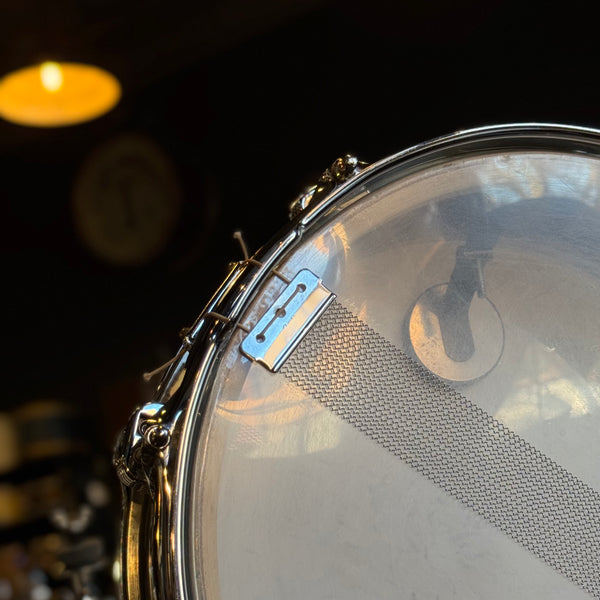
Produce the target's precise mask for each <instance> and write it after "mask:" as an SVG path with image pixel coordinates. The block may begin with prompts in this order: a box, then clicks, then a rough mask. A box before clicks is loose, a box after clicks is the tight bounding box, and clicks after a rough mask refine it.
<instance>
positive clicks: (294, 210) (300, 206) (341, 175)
mask: <svg viewBox="0 0 600 600" xmlns="http://www.w3.org/2000/svg"><path fill="white" fill-rule="evenodd" d="M367 165H368V163H366V162H362V161H360V160H358V158H356V156H352V155H351V154H346V155H344V156H342V157H340V158H338V159H336V160H335V161H334V162H333V164H332V165H331V166H330V167H329V168H328V169H325V171H324V172H323V174H322V175H321V177H319V180H318V181H317V184H316V185H313V186H311V187H309V188H308V189H307V190H306V191H305V192H304V193H302V194H300V196H298V197H297V198H296V199H295V200H294V201H293V202H292V203H291V204H290V208H289V216H290V219H294V218H295V217H297V216H298V215H299V214H300V213H301V212H302V211H303V210H304V209H306V208H307V207H308V205H309V204H311V203H312V202H313V200H315V199H316V200H318V199H320V198H324V197H325V196H326V195H327V194H329V193H330V192H332V191H333V190H334V189H335V188H336V187H337V186H338V185H340V184H341V183H343V182H344V181H347V180H348V179H350V178H351V177H354V176H355V175H358V173H360V172H361V171H362V169H363V168H364V167H366V166H367Z"/></svg>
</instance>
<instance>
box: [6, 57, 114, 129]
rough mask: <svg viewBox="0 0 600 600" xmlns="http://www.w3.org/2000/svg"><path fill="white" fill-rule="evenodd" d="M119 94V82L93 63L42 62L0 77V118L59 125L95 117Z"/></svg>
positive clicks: (51, 125)
mask: <svg viewBox="0 0 600 600" xmlns="http://www.w3.org/2000/svg"><path fill="white" fill-rule="evenodd" d="M120 97H121V85H120V84H119V81H118V80H117V78H116V77H115V76H114V75H112V74H111V73H109V72H107V71H105V70H104V69H101V68H99V67H96V66H92V65H88V64H82V63H71V62H44V63H41V64H38V65H33V66H29V67H25V68H22V69H19V70H17V71H13V72H11V73H8V74H7V75H5V76H4V77H3V78H2V79H0V117H2V118H3V119H5V120H7V121H11V122H13V123H17V124H19V125H28V126H32V127H62V126H66V125H75V124H78V123H84V122H86V121H90V120H92V119H95V118H97V117H99V116H101V115H103V114H105V113H107V112H108V111H110V110H111V109H112V108H114V106H115V105H116V104H117V103H118V101H119V99H120Z"/></svg>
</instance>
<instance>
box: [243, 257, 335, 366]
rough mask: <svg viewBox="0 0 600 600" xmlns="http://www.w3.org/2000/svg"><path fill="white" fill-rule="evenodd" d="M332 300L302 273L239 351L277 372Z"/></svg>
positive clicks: (318, 282)
mask: <svg viewBox="0 0 600 600" xmlns="http://www.w3.org/2000/svg"><path fill="white" fill-rule="evenodd" d="M334 298H335V294H334V293H333V292H331V291H330V290H328V289H327V288H326V287H325V286H324V285H323V283H322V282H321V280H320V279H319V278H318V277H317V276H316V275H315V274H314V273H313V272H312V271H309V270H308V269H303V270H302V271H300V272H299V273H298V274H297V275H296V276H295V277H294V278H293V279H292V281H290V283H289V284H288V285H287V286H286V288H285V289H284V290H283V292H282V293H281V294H280V295H279V297H278V298H277V300H276V301H275V302H274V303H273V305H272V306H271V308H269V310H267V312H266V313H265V314H264V315H263V316H262V318H261V319H260V320H259V321H258V323H257V324H256V325H255V326H254V327H253V328H252V330H251V331H250V333H249V334H248V336H247V337H246V338H245V339H244V341H243V342H242V343H241V345H240V351H241V352H242V354H243V355H244V356H246V357H247V358H249V359H251V360H253V361H256V362H258V363H260V364H262V365H263V366H265V367H266V368H267V369H269V370H270V371H273V372H277V371H278V370H279V369H280V368H281V366H282V365H283V363H284V362H285V360H286V358H287V357H288V356H289V355H290V354H291V353H292V352H293V350H294V348H296V346H297V345H298V344H299V343H300V341H301V340H302V338H303V337H304V336H305V335H306V333H307V332H308V331H309V330H310V328H311V327H312V326H313V324H314V323H315V322H316V320H317V319H318V318H319V317H320V316H321V315H322V314H323V312H324V311H325V309H326V308H327V307H328V306H329V304H330V303H331V302H332V301H333V299H334Z"/></svg>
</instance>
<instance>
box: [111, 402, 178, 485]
mask: <svg viewBox="0 0 600 600" xmlns="http://www.w3.org/2000/svg"><path fill="white" fill-rule="evenodd" d="M163 413H164V406H163V405H162V404H158V403H150V404H145V405H144V406H142V407H141V408H139V409H138V410H137V411H136V412H135V413H134V414H133V416H132V417H131V419H130V421H129V425H128V426H127V428H126V429H125V430H124V431H123V432H122V433H121V437H120V438H119V442H118V444H117V449H116V452H115V456H114V459H113V462H114V465H115V468H116V470H117V476H118V477H119V479H120V481H121V483H122V484H123V485H125V486H127V487H132V486H134V485H135V484H136V483H145V482H147V474H146V466H147V465H148V464H149V463H151V462H152V457H153V456H155V454H156V451H158V450H160V451H162V450H164V449H165V448H166V447H167V445H168V443H169V440H170V431H169V429H168V427H167V425H166V424H165V423H163V422H162V421H163Z"/></svg>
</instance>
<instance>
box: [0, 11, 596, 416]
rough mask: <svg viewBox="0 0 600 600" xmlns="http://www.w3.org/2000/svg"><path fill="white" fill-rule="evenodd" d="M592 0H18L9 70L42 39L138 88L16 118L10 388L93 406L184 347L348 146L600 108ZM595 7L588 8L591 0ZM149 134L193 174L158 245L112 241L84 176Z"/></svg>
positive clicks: (385, 149) (50, 50) (382, 147)
mask: <svg viewBox="0 0 600 600" xmlns="http://www.w3.org/2000/svg"><path fill="white" fill-rule="evenodd" d="M585 6H586V5H581V6H580V5H578V4H577V3H569V4H568V5H565V4H563V5H561V7H560V10H558V9H554V8H553V7H552V5H551V4H548V3H545V4H543V5H542V4H539V5H536V4H530V3H523V2H516V1H515V0H513V1H512V2H499V1H497V0H493V1H490V2H486V3H481V2H475V1H474V0H473V1H472V0H457V1H456V2H453V3H446V2H442V1H435V2H431V3H420V2H412V1H411V2H396V3H392V2H390V3H386V2H382V1H380V0H375V1H373V2H368V3H367V2H358V1H354V0H352V1H350V2H341V1H329V2H326V1H324V0H320V1H319V0H313V1H310V2H309V1H307V0H303V1H302V2H291V1H285V2H284V1H283V0H278V1H275V0H262V1H260V2H258V1H256V2H245V1H244V0H228V1H227V2H222V1H221V2H197V3H191V2H183V1H182V0H175V1H172V2H159V1H157V0H151V1H146V2H144V3H141V2H116V1H114V0H86V1H85V2H81V1H78V2H76V1H75V0H61V1H60V2H56V3H52V5H50V3H43V2H40V1H36V0H26V1H24V2H20V3H12V4H11V5H10V6H7V7H3V8H2V12H3V18H2V20H1V21H0V39H1V40H2V41H1V44H2V46H1V51H0V71H2V72H6V71H8V70H10V69H12V68H15V67H18V66H22V65H25V64H30V63H32V62H36V61H38V60H40V59H44V58H53V57H58V58H62V59H68V60H77V61H89V62H93V63H95V64H98V65H100V66H104V67H106V68H108V69H109V70H111V71H112V72H113V73H115V74H116V75H117V76H118V77H119V78H120V80H121V82H122V84H123V91H124V96H123V99H122V101H121V103H120V104H119V105H118V106H117V108H116V109H115V110H113V111H112V112H111V113H110V114H108V115H106V116H104V117H101V118H100V119H97V120H96V121H94V122H91V123H88V124H85V125H79V126H73V127H68V128H63V129H57V130H36V129H28V128H24V127H20V126H17V125H11V124H8V123H5V122H0V154H1V155H2V162H1V163H0V176H1V178H2V179H1V181H2V185H1V186H0V198H1V201H2V207H3V211H2V215H3V223H4V235H3V236H2V249H3V252H2V270H3V274H4V281H5V285H4V290H5V291H4V297H5V300H6V301H7V302H6V304H5V306H7V307H6V308H5V309H4V317H5V324H4V331H5V336H4V347H5V351H6V354H7V359H6V360H5V363H4V364H5V366H6V368H5V371H4V372H5V388H6V387H8V391H7V393H5V394H4V397H3V403H4V406H6V407H10V406H14V405H16V404H18V403H21V402H23V401H26V400H28V399H32V398H39V397H47V396H55V397H56V396H58V397H64V398H68V399H70V400H73V401H75V402H79V403H84V404H86V403H87V404H88V405H92V406H94V403H96V402H101V400H99V399H100V398H106V397H107V392H106V390H110V389H113V388H114V387H115V386H118V385H119V382H121V381H125V380H129V379H131V378H137V377H138V375H139V373H141V371H143V370H144V369H148V368H152V367H154V366H156V365H157V364H159V363H160V362H161V361H163V360H165V359H167V358H169V357H170V355H171V353H172V352H173V350H174V349H175V348H176V346H177V331H178V329H179V328H180V327H182V326H184V325H186V324H189V323H190V322H191V321H192V320H193V319H194V318H195V316H196V315H197V313H198V312H199V311H200V310H201V308H202V306H203V304H204V303H205V301H206V299H207V298H208V296H209V295H210V293H211V291H212V289H213V288H214V287H215V286H216V284H217V283H218V281H219V279H220V278H221V277H222V276H223V274H224V269H225V265H226V263H227V262H228V261H229V260H231V259H238V258H240V257H241V251H240V250H239V247H238V246H237V245H236V244H235V243H234V242H233V240H232V239H231V235H232V232H233V231H235V230H236V229H242V230H243V231H244V232H245V234H246V239H247V242H248V245H249V246H250V247H251V248H252V249H256V248H257V247H258V246H260V245H261V244H263V243H265V242H266V241H267V240H268V239H270V238H271V237H272V235H273V234H274V233H275V232H276V230H277V229H278V228H279V227H280V226H281V225H283V224H284V223H285V220H286V209H287V204H288V202H289V200H290V199H291V198H292V197H293V196H294V195H295V194H296V193H297V192H298V191H299V190H300V189H301V188H302V187H303V186H304V185H305V184H307V183H310V181H311V180H312V179H313V178H314V177H316V176H317V175H318V174H319V172H320V171H322V170H323V168H325V167H326V166H327V165H328V164H329V163H330V162H331V161H332V160H333V159H334V158H335V157H336V156H337V155H339V154H340V153H343V152H346V151H349V150H350V151H355V152H356V153H357V154H359V155H360V156H361V157H363V158H364V159H365V160H368V161H372V160H376V159H379V158H382V157H383V156H385V155H386V154H389V153H391V152H395V151H397V150H400V149H402V148H403V147H405V146H407V145H410V144H413V143H416V142H419V141H423V140H426V139H428V138H430V137H433V136H437V135H441V134H445V133H448V132H451V131H454V130H456V129H461V128H466V127H471V126H478V125H483V124H491V123H500V122H514V121H562V122H568V123H572V124H580V125H587V126H592V127H593V126H600V114H599V111H598V109H599V107H600V84H599V83H598V78H597V58H598V50H597V42H596V37H597V36H596V31H595V23H596V21H595V20H594V19H593V18H592V13H591V12H590V13H588V12H587V11H588V9H587V8H585ZM589 10H590V11H591V8H590V9H589ZM126 132H136V133H140V134H143V135H145V136H147V137H149V138H150V139H152V140H153V141H154V142H155V143H157V144H159V145H160V146H161V147H162V149H163V150H164V151H165V152H166V153H167V154H168V155H169V157H170V159H171V161H172V162H173V164H174V165H175V169H176V172H177V174H178V179H179V182H180V186H181V189H182V192H183V210H182V216H181V218H180V219H179V221H178V225H177V229H176V231H175V235H174V236H173V237H172V238H171V239H170V240H169V243H168V244H167V246H166V247H165V249H164V251H163V252H161V254H160V255H158V256H157V257H156V258H154V259H153V260H151V261H149V262H147V263H144V264H142V265H140V266H138V267H118V266H115V265H112V264H110V263H107V262H106V261H103V260H100V259H98V258H95V257H94V256H93V254H92V253H91V252H90V251H89V250H87V249H86V247H85V244H83V243H82V241H81V240H80V238H79V237H78V235H77V233H76V231H75V229H74V226H73V219H72V203H71V197H72V193H73V183H74V180H75V178H76V176H77V174H78V173H79V171H80V169H81V167H82V164H84V161H85V160H86V158H87V157H89V155H90V154H91V153H92V152H93V151H94V149H95V148H97V147H98V146H99V145H101V144H103V143H106V142H110V140H111V139H114V138H115V137H116V136H118V135H120V134H122V133H126Z"/></svg>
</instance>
